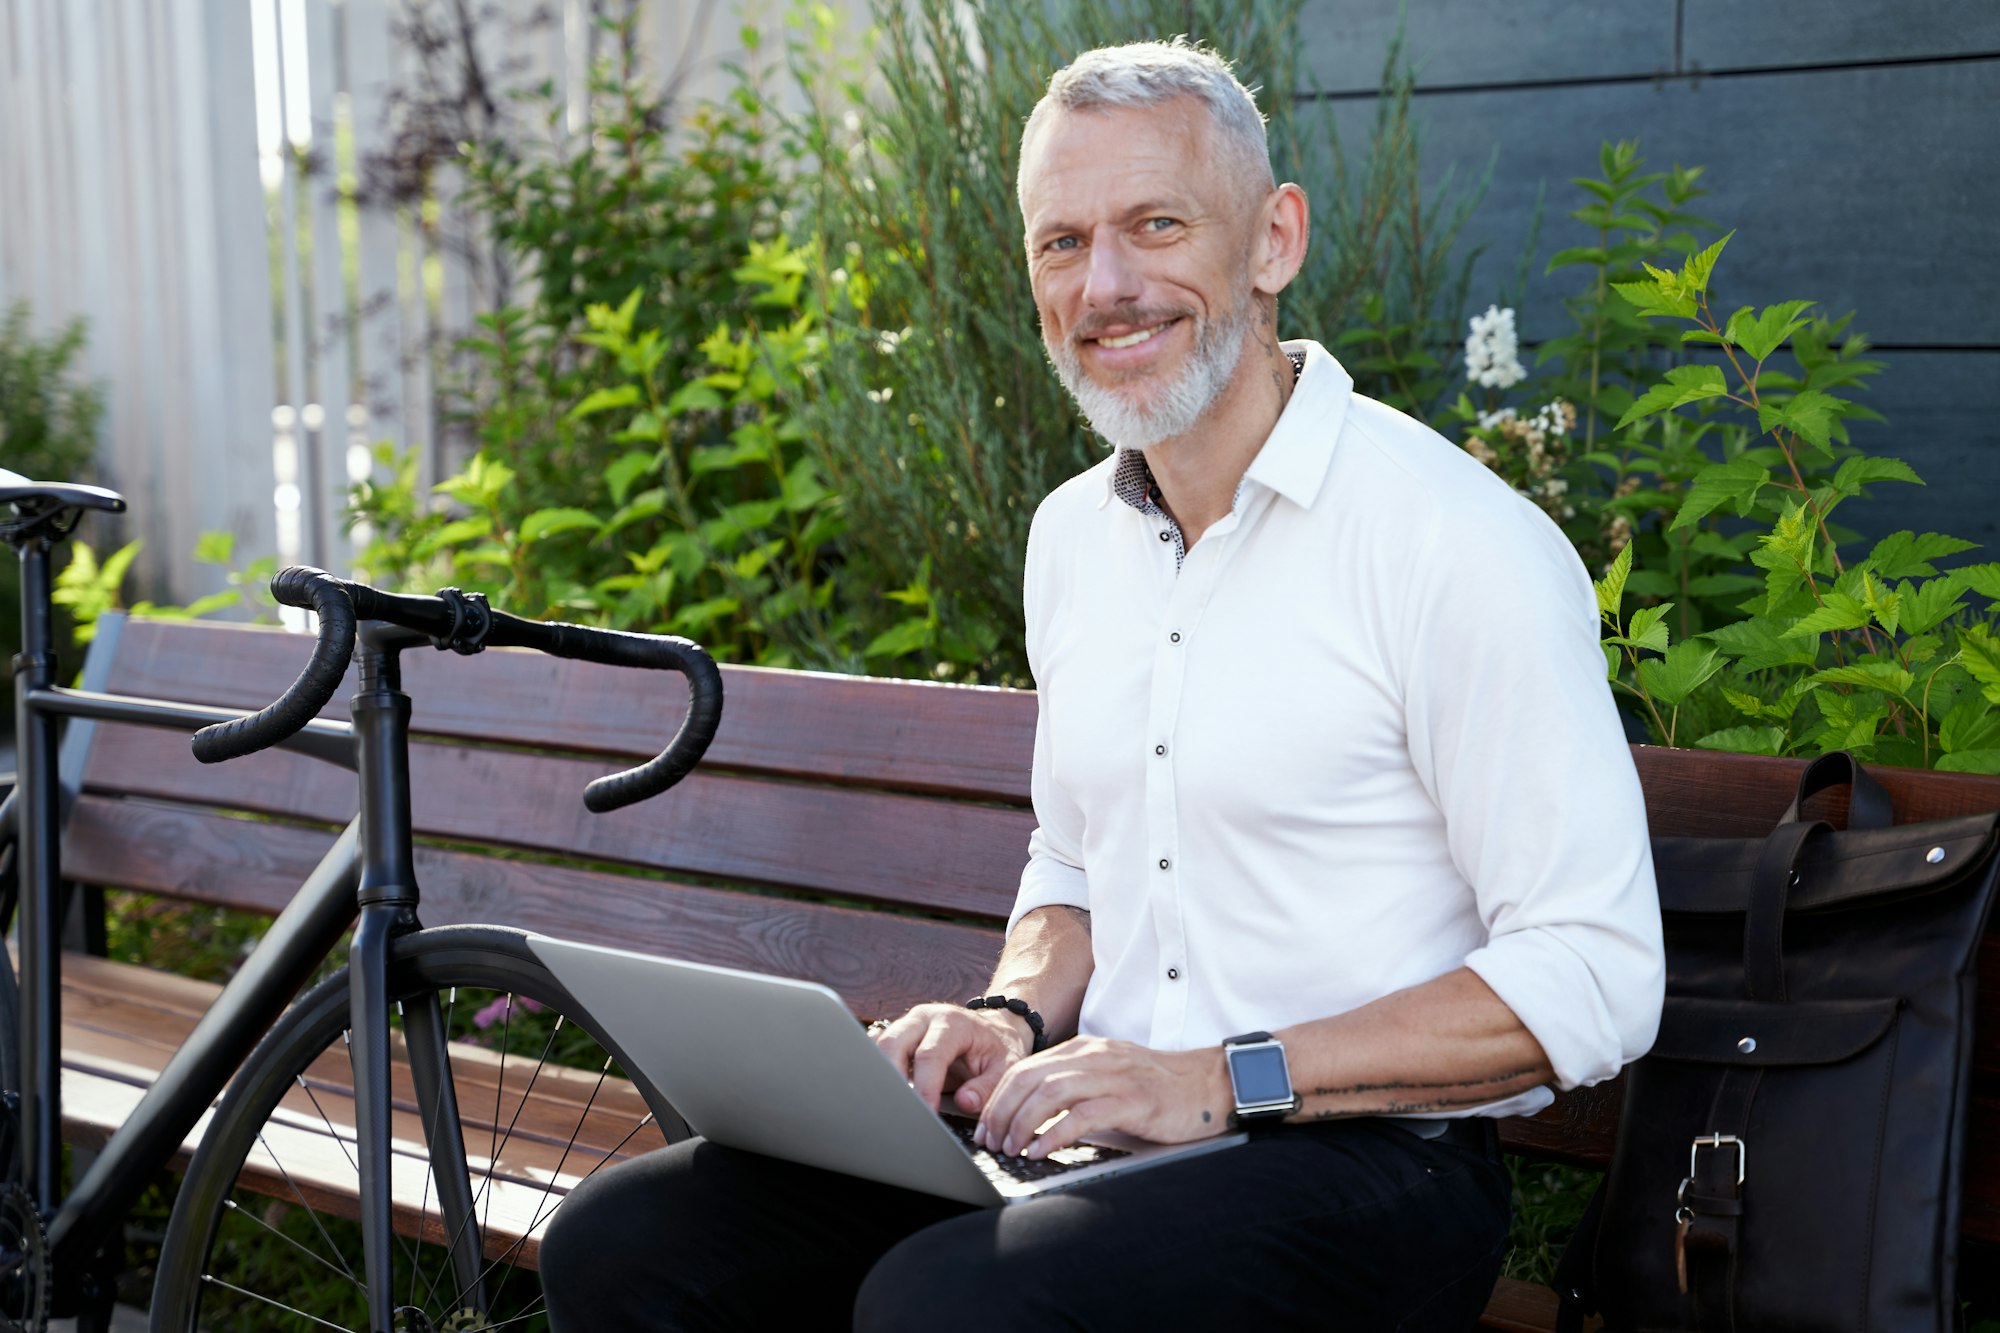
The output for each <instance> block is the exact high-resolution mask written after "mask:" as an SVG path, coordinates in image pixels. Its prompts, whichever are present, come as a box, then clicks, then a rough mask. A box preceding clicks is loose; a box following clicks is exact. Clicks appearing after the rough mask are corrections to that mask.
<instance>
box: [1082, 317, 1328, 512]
mask: <svg viewBox="0 0 2000 1333" xmlns="http://www.w3.org/2000/svg"><path fill="white" fill-rule="evenodd" d="M1285 355H1286V356H1287V357H1288V358H1290V360H1291V363H1292V387H1293V388H1297V387H1298V383H1299V376H1300V375H1302V374H1304V373H1305V368H1306V354H1305V353H1304V352H1287V353H1285ZM1237 491H1238V493H1239V494H1240V493H1241V491H1242V485H1241V483H1238V485H1237ZM1111 493H1112V494H1113V495H1116V496H1117V497H1118V498H1119V499H1120V500H1123V501H1124V502H1125V503H1126V504H1128V505H1131V506H1132V507H1133V508H1134V509H1136V510H1138V511H1139V512H1140V513H1142V514H1158V515H1161V516H1162V517H1165V516H1166V506H1165V505H1164V504H1162V503H1161V500H1160V487H1159V483H1157V482H1155V481H1154V480H1153V469H1152V467H1151V466H1150V465H1149V464H1148V463H1147V462H1146V451H1145V450H1143V449H1120V450H1119V451H1118V463H1117V467H1116V469H1115V470H1114V471H1113V472H1112V474H1111ZM1167 522H1168V523H1173V519H1172V518H1167ZM1176 527H1178V525H1176Z"/></svg>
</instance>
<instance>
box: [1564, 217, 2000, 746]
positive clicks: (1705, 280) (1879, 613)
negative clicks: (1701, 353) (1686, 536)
mask: <svg viewBox="0 0 2000 1333" xmlns="http://www.w3.org/2000/svg"><path fill="white" fill-rule="evenodd" d="M1728 240H1729V238H1728V237H1727V236H1725V237H1724V238H1723V239H1722V240H1720V241H1717V242H1716V243H1715V244H1713V245H1711V246H1709V247H1708V248H1706V249H1704V250H1702V251H1700V252H1698V253H1695V254H1692V255H1690V256H1688V258H1687V259H1686V261H1685V262H1684V263H1683V264H1681V266H1680V267H1679V268H1678V269H1677V270H1668V269H1663V268H1658V267H1654V266H1652V265H1650V264H1649V265H1647V266H1646V269H1645V276H1644V277H1643V278H1641V279H1639V280H1637V281H1633V282H1625V283H1620V284H1618V292H1619V294H1620V295H1621V296H1622V297H1623V298H1624V299H1625V300H1626V301H1628V302H1629V303H1630V304H1631V305H1632V306H1633V308H1634V309H1635V310H1637V311H1638V312H1639V313H1640V315H1641V316H1642V317H1644V318H1647V319H1653V320H1660V321H1663V322H1672V323H1675V324H1678V325H1681V326H1683V327H1682V331H1681V334H1680V337H1681V339H1682V340H1683V341H1684V342H1686V343H1688V344H1691V345H1694V346H1696V347H1708V348H1714V349H1715V352H1716V354H1715V355H1714V357H1713V358H1712V359H1700V360H1693V361H1690V362H1689V363H1688V364H1685V365H1680V366H1675V367H1673V368H1671V369H1669V370H1667V371H1666V372H1665V374H1664V376H1663V377H1662V378H1661V380H1660V382H1658V383H1656V384H1654V385H1652V386H1651V387H1649V388H1648V389H1647V390H1646V391H1645V392H1644V393H1643V394H1642V395H1640V396H1639V397H1638V398H1637V399H1636V400H1635V401H1634V402H1633V403H1632V404H1631V405H1630V406H1628V407H1627V408H1626V409H1625V411H1624V413H1623V415H1622V416H1621V417H1620V419H1619V422H1618V428H1619V429H1621V430H1622V429H1626V428H1629V427H1631V426H1632V425H1634V424H1636V423H1640V422H1643V421H1645V420H1647V419H1649V418H1652V417H1655V416H1664V415H1672V416H1674V417H1678V418H1679V419H1680V420H1681V423H1682V427H1683V429H1688V430H1691V431H1694V432H1701V433H1705V432H1711V431H1714V432H1718V433H1720V435H1721V438H1722V439H1723V441H1724V445H1723V448H1722V450H1721V454H1722V457H1721V459H1720V461H1714V462H1710V463H1708V464H1707V465H1706V466H1704V467H1703V468H1701V469H1700V470H1699V471H1698V472H1696V473H1695V475H1694V477H1693V479H1692V481H1691V482H1690V484H1689V485H1688V486H1687V488H1686V490H1685V492H1684V493H1683V494H1682V496H1681V498H1680V503H1679V505H1678V507H1677V510H1676V512H1675V515H1674V518H1673V520H1672V522H1671V523H1670V524H1669V525H1668V527H1667V529H1666V533H1667V536H1668V538H1669V539H1670V541H1671V539H1672V538H1673V537H1674V535H1675V534H1677V533H1681V532H1686V531H1694V532H1696V533H1697V534H1699V533H1700V532H1701V525H1703V524H1704V522H1706V521H1710V520H1711V518H1712V516H1715V515H1719V514H1724V513H1725V512H1726V513H1727V514H1729V515H1732V516H1733V518H1734V519H1735V520H1741V521H1742V523H1741V526H1742V527H1743V531H1742V535H1741V537H1740V538H1739V539H1738V540H1739V541H1740V542H1741V544H1742V545H1743V547H1744V549H1745V550H1746V551H1747V560H1748V565H1749V566H1750V567H1752V568H1754V570H1755V571H1756V573H1755V576H1754V577H1750V576H1749V575H1748V574H1747V573H1746V581H1747V582H1748V583H1749V584H1750V586H1751V587H1752V588H1753V589H1755V595H1753V596H1751V597H1749V598H1748V599H1747V600H1745V601H1743V602H1742V603H1741V607H1740V610H1741V611H1742V612H1743V613H1744V617H1745V618H1744V619H1742V620H1740V621H1737V622H1735V623H1733V624H1728V625H1722V626H1719V627H1717V628H1714V629H1710V630H1706V631H1703V632H1701V633H1698V634H1694V635H1692V636H1689V635H1685V634H1673V633H1671V632H1670V630H1669V623H1668V620H1669V616H1670V614H1671V612H1672V607H1673V604H1672V603H1670V602H1661V603H1658V604H1656V605H1654V606H1650V607H1646V608H1643V609H1640V610H1636V611H1634V612H1633V613H1632V614H1631V615H1630V616H1629V617H1628V616H1626V615H1625V614H1624V610H1623V602H1624V596H1625V593H1626V592H1627V591H1628V589H1629V579H1628V574H1629V573H1630V571H1631V570H1632V569H1633V568H1634V560H1633V554H1632V549H1631V548H1630V547H1627V548H1626V549H1625V550H1624V551H1622V552H1620V554H1619V556H1618V559H1617V561H1616V562H1615V563H1614V564H1613V566H1612V568H1611V569H1610V571H1609V572H1608V573H1607V574H1606V576H1605V578H1604V579H1603V580H1602V581H1601V582H1600V583H1599V584H1598V605H1599V609H1600V611H1601V612H1602V613H1603V615H1604V619H1605V622H1606V627H1607V629H1608V631H1609V634H1608V637H1607V639H1606V647H1605V657H1606V663H1607V666H1608V668H1609V670H1610V673H1611V676H1612V679H1613V681H1614V683H1615V686H1616V688H1618V689H1620V690H1622V691H1623V692H1625V693H1627V694H1628V695H1630V696H1631V697H1633V698H1634V699H1636V700H1638V702H1639V704H1640V706H1641V707H1642V708H1643V709H1644V710H1645V714H1646V718H1647V721H1648V723H1649V725H1650V727H1651V728H1652V730H1653V733H1654V735H1655V737H1656V739H1658V740H1660V741H1662V742H1664V743H1666V744H1669V745H1674V744H1681V745H1696V746H1701V747H1704V748H1708V749H1718V750H1735V751H1741V752H1745V753H1751V754H1819V753H1823V752H1825V751H1828V750H1836V749H1845V750H1851V751H1854V752H1855V753H1856V754H1857V755H1859V756H1860V757H1861V758H1863V759H1870V760H1874V761H1876V762H1880V763H1885V764H1896V765H1904V766H1909V767H1936V768H1941V769H1949V770H1954V771H1959V772H1976V773H2000V563H1996V564H1976V565H1968V566H1964V567H1961V568H1958V569H1952V570H1941V569H1940V568H1939V567H1938V564H1937V562H1939V561H1941V560H1945V559H1948V558H1950V557H1952V556H1956V555H1959V554H1961V553H1963V552H1965V551H1968V550H1971V549H1972V548H1973V543H1971V542H1966V541H1961V540H1959V539H1957V538H1955V537H1950V536H1946V535H1944V534H1942V533H1934V532H1926V533H1914V532H1897V533H1892V534H1890V535H1889V536H1887V537H1885V538H1883V539H1882V540H1880V541H1878V542H1875V543H1874V544H1873V545H1872V546H1871V547H1870V548H1869V549H1868V551H1867V552H1866V554H1864V555H1859V556H1857V555H1856V554H1855V553H1854V551H1853V550H1852V549H1851V546H1850V541H1851V539H1849V538H1847V537H1846V536H1845V535H1844V534H1843V533H1842V532H1841V531H1840V529H1838V528H1837V527H1836V526H1835V525H1834V524H1833V523H1832V517H1833V514H1834V512H1835V511H1836V510H1837V509H1838V508H1839V506H1840V505H1842V504H1843V503H1845V502H1846V501H1848V500H1851V499H1855V498H1857V497H1860V496H1864V495H1866V494H1867V492H1868V488H1869V487H1871V486H1874V485H1879V484H1882V483H1888V482H1898V483H1908V484H1918V485H1921V484H1922V482H1921V479H1920V478H1919V477H1918V476H1917V474H1916V473H1915V472H1914V471H1913V470H1912V469H1911V468H1910V467H1909V465H1908V464H1906V463H1904V462H1902V461H1901V460H1899V459H1894V458H1879V457H1870V456H1868V455H1866V454H1863V453H1861V452H1860V451H1859V450H1857V449H1854V448H1853V447H1852V446H1851V445H1850V443H1849V441H1848V437H1847V431H1846V427H1845V422H1846V421H1847V420H1849V419H1851V418H1853V417H1855V416H1856V415H1858V414H1859V413H1860V412H1861V411H1862V410H1863V409H1861V408H1860V407H1859V405H1858V404H1855V403H1854V402H1853V401H1852V400H1851V398H1850V397H1849V396H1848V395H1849V393H1850V392H1851V391H1852V389H1853V388H1854V387H1855V386H1856V385H1857V384H1858V383H1859V382H1861V380H1863V379H1864V378H1865V377H1866V375H1867V374H1868V373H1869V372H1871V371H1872V369H1873V367H1872V366H1870V365H1868V363H1866V362H1862V361H1860V360H1859V359H1858V358H1857V357H1856V355H1855V352H1856V351H1857V350H1858V349H1857V348H1856V347H1855V345H1854V342H1853V340H1850V341H1849V342H1848V343H1847V344H1846V345H1845V346H1842V347H1838V348H1837V347H1835V346H1833V345H1832V343H1831V339H1832V338H1833V337H1834V336H1836V335H1837V334H1838V333H1839V332H1840V331H1841V330H1842V328H1843V327H1844V325H1845V323H1846V321H1844V320H1843V321H1835V322H1832V323H1829V322H1827V321H1825V320H1821V319H1816V318H1815V317H1814V315H1813V307H1812V303H1811V302H1809V301H1783V302H1780V303H1778V304H1776V305H1773V306H1766V307H1764V308H1762V309H1755V308H1753V307H1750V306H1743V307H1740V308H1738V309H1737V310H1735V311H1734V312H1733V313H1732V314H1730V315H1728V316H1727V317H1719V316H1718V315H1717V314H1716V313H1715V312H1714V311H1712V310H1711V308H1710V304H1709V292H1710V286H1711V283H1712V279H1713V275H1714V270H1715V266H1716V262H1717V260H1718V258H1719V257H1720V256H1721V254H1722V251H1723V247H1724V246H1725V245H1726V244H1727V242H1728ZM1787 349H1788V350H1789V353H1790V355H1789V362H1790V364H1791V365H1792V366H1793V367H1794V368H1790V369H1788V368H1785V366H1786V363H1785V362H1780V361H1778V360H1777V359H1776V358H1777V357H1778V356H1779V353H1780V352H1781V350H1787ZM1696 539H1697V540H1699V539H1700V538H1699V535H1698V536H1697V538H1696ZM1843 546H1850V549H1849V550H1848V551H1846V552H1845V553H1844V552H1843V550H1842V547H1843ZM1969 598H1977V599H1979V600H1980V601H1983V602H1984V603H1985V609H1984V610H1983V611H1980V610H1976V609H1975V606H1976V603H1973V602H1969V601H1968V599H1969Z"/></svg>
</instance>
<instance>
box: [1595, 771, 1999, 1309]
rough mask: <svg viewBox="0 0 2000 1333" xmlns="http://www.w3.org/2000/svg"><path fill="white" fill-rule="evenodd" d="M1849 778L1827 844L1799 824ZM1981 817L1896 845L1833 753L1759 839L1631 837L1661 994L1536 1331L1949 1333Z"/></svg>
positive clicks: (1880, 811)
mask: <svg viewBox="0 0 2000 1333" xmlns="http://www.w3.org/2000/svg"><path fill="white" fill-rule="evenodd" d="M1843 782H1845V783H1848V784H1850V795H1849V801H1848V820H1847V827H1846V828H1845V829H1840V830H1836V829H1834V828H1832V827H1830V826H1829V825H1828V824H1826V823H1824V822H1818V821H1808V820H1805V819H1802V818H1801V817H1800V810H1801V808H1802V806H1803V805H1804V803H1805V800H1806V798H1807V797H1809V796H1811V795H1813V794H1814V793H1816V792H1818V791H1820V790H1822V789H1825V788H1828V787H1832V786H1836V785H1839V784H1840V783H1843ZM1996 845H2000V813H1992V814H1980V815H1969V816H1965V817H1962V818H1956V819H1947V820H1939V821H1936V822H1933V823H1925V824H1910V825H1903V826H1900V827H1898V826H1896V825H1894V824H1893V822H1892V818H1891V812H1890V806H1889V798H1888V794H1887V793H1886V792H1885V791H1884V790H1883V789H1882V787H1881V785H1880V784H1879V783H1877V782H1876V781H1875V780H1874V779H1873V778H1871V777H1869V776H1868V775H1867V774H1866V773H1865V772H1864V771H1863V770H1862V768H1861V766H1860V765H1859V764H1857V763H1856V762H1855V761H1854V759H1853V757H1852V756H1850V755H1847V754H1844V753H1842V754H1832V755H1827V756H1825V757H1823V758H1821V759H1819V760H1817V761H1815V762H1814V763H1813V764H1812V765H1810V766H1809V767H1808V768H1807V769H1806V771H1805V773H1804V775H1803V776H1802V777H1801V779H1800V785H1799V794H1798V796H1797V798H1796V799H1795V800H1794V801H1793V803H1792V807H1791V809H1790V810H1789V811H1788V812H1787V813H1786V815H1785V817H1784V819H1783V820H1782V821H1781V822H1780V823H1779V825H1778V827H1777V829H1776V830H1775V831H1774V832H1772V833H1771V834H1770V836H1768V837H1766V838H1761V839H1757V838H1750V839H1740V838H1666V837H1662V838H1655V839H1654V840H1653V861H1654V869H1655V872H1656V874H1657V876H1658V880H1659V887H1660V910H1661V915H1662V919H1663V922H1664V926H1665V936H1666V952H1667V998H1666V1006H1665V1009H1664V1011H1663V1014H1662V1017H1661V1022H1660V1033H1659V1038H1658V1040H1657V1041H1656V1042H1655V1043H1654V1045H1653V1048H1652V1050H1651V1052H1650V1053H1649V1054H1647V1055H1646V1056H1645V1058H1643V1059H1641V1060H1639V1061H1638V1062H1637V1063H1635V1064H1634V1065H1633V1066H1632V1067H1631V1068H1629V1069H1628V1070H1627V1071H1626V1073H1625V1085H1626V1086H1625V1106H1624V1113H1623V1116H1622V1117H1621V1119H1620V1122H1619V1129H1618V1144H1617V1149H1616V1152H1615V1153H1614V1155H1613V1158H1612V1163H1611V1168H1610V1170H1609V1171H1608V1172H1607V1173H1606V1177H1605V1181H1604V1184H1603V1186H1602V1187H1601V1188H1600V1190H1599V1192H1598V1195H1597V1197H1596V1198H1595V1199H1594V1200H1593V1201H1592V1203H1591V1208H1590V1211H1589V1213H1587V1214H1586V1216H1585V1219H1584V1222H1583V1224H1582V1225H1581V1226H1580V1227H1579V1229H1578V1233H1577V1237H1576V1239H1575V1240H1573V1241H1572V1242H1571V1245H1570V1248H1569V1250H1568V1252H1567V1253H1566V1254H1565V1255H1564V1258H1563V1262H1562V1265H1561V1267H1560V1268H1559V1269H1558V1272H1557V1290H1558V1292H1559V1293H1561V1295H1562V1296H1563V1300H1564V1304H1563V1311H1562V1319H1561V1322H1560V1323H1559V1324H1558V1327H1559V1328H1567V1329H1572V1330H1573V1329H1577V1328H1580V1327H1581V1322H1582V1315H1583V1313H1584V1312H1585V1311H1601V1312H1602V1313H1603V1315H1604V1316H1605V1327H1606V1328H1607V1329H1612V1330H1618V1331H1619V1333H1652V1331H1654V1330H1675V1331H1676V1333H1678V1331H1680V1330H1704V1331H1710V1330H1738V1331H1741V1333H1749V1331H1750V1330H1758V1331H1759V1333H1762V1331H1763V1330H1800V1331H1801V1333H1804V1331H1808V1330H1810V1331H1812V1333H1818V1331H1819V1330H1835V1329H1840V1330H1855V1331H1856V1333H1862V1331H1864V1330H1865V1331H1867V1333H1902V1331H1903V1330H1910V1331H1911V1333H1917V1331H1919V1330H1921V1331H1922V1333H1944V1330H1947V1329H1955V1328H1957V1327H1958V1308H1957V1297H1956V1289H1957V1288H1956V1281H1955V1278H1956V1269H1957V1256H1958V1231H1959V1183H1960V1181H1961V1179H1962V1178H1963V1175H1964V1171H1963V1163H1964V1157H1965V1124H1966V1118H1967V1101H1968V1089H1969V1083H1970V1079H1971V1053H1972V1023H1973V985H1974V980H1975V968H1976V962H1977V957H1978V949H1979V940H1980V936H1981V935H1982V934H1983V933H1984V930H1985V926H1986V919H1987V913H1988V911H1989V909H1990V908H1991V905H1992V902H1993V897H1994V888H1995V882H1996V867H2000V855H1996Z"/></svg>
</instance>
